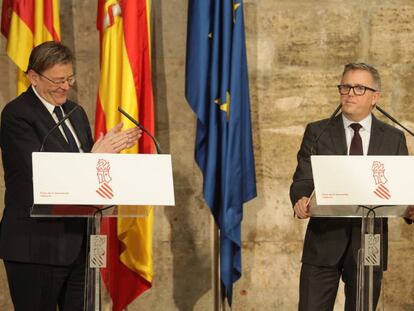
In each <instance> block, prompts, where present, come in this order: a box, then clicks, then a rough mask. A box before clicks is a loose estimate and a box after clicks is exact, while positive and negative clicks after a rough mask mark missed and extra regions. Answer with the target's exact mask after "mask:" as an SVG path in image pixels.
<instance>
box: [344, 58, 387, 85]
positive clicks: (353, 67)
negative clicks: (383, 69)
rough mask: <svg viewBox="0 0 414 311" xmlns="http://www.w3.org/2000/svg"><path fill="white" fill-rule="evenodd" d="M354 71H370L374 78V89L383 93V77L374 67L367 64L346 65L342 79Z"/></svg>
mask: <svg viewBox="0 0 414 311" xmlns="http://www.w3.org/2000/svg"><path fill="white" fill-rule="evenodd" d="M352 70H364V71H368V72H369V73H370V74H371V76H372V81H373V83H374V87H375V88H376V90H377V91H381V76H380V74H379V72H378V70H377V69H375V68H374V67H373V66H371V65H368V64H365V63H349V64H347V65H345V67H344V72H343V73H342V77H344V76H345V74H346V73H347V72H348V71H352Z"/></svg>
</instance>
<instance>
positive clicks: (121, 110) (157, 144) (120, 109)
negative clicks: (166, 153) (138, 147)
mask: <svg viewBox="0 0 414 311" xmlns="http://www.w3.org/2000/svg"><path fill="white" fill-rule="evenodd" d="M118 111H119V112H120V113H122V114H123V115H124V116H125V117H126V118H127V119H128V120H129V121H131V122H132V123H134V124H135V125H136V126H138V127H139V128H140V129H141V130H142V131H143V132H144V133H145V134H147V135H148V136H149V137H150V138H151V140H152V141H153V143H154V145H155V148H156V149H157V153H158V154H162V151H161V147H160V143H159V142H158V140H157V139H156V138H155V137H154V136H152V134H151V133H150V132H149V131H148V130H147V129H146V128H145V127H144V126H143V125H142V124H141V123H139V122H138V121H137V120H135V119H134V118H133V117H131V116H130V115H129V114H128V113H127V112H126V111H125V110H124V109H122V108H121V107H118Z"/></svg>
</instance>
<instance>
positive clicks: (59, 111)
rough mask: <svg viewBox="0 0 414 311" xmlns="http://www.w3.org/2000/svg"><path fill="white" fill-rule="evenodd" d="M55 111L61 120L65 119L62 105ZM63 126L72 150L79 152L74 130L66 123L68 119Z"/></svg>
mask: <svg viewBox="0 0 414 311" xmlns="http://www.w3.org/2000/svg"><path fill="white" fill-rule="evenodd" d="M53 111H54V113H56V115H57V117H58V120H59V121H60V120H62V119H63V113H62V109H61V108H60V106H56V107H55V109H54V110H53ZM61 126H62V128H63V132H64V133H65V136H66V139H67V141H68V144H69V150H70V152H79V148H78V145H77V144H76V140H75V137H73V135H72V132H71V131H70V129H69V128H68V126H67V125H66V121H65V122H63V123H62V125H61Z"/></svg>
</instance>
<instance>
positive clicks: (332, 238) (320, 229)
mask: <svg viewBox="0 0 414 311" xmlns="http://www.w3.org/2000/svg"><path fill="white" fill-rule="evenodd" d="M338 90H339V94H340V101H341V105H342V107H341V109H342V113H341V114H340V115H338V116H336V117H335V118H333V120H332V121H331V123H328V122H329V121H328V119H326V120H321V121H317V122H314V123H310V124H308V125H307V127H306V130H305V134H304V137H303V141H302V144H301V147H300V150H299V152H298V157H297V158H298V166H297V168H296V171H295V174H294V176H293V183H292V185H291V188H290V198H291V201H292V204H293V208H294V211H295V214H296V216H297V217H298V218H300V219H305V218H308V217H310V216H311V214H310V205H309V203H308V202H309V197H310V195H311V193H312V191H313V188H314V185H313V180H312V170H311V164H310V156H311V154H315V155H347V154H350V155H352V154H355V155H358V154H360V155H367V154H368V155H406V154H407V153H408V151H407V146H406V141H405V136H404V134H403V133H402V132H401V131H400V130H398V129H396V128H394V127H392V126H390V125H387V124H385V123H383V122H381V121H379V120H378V119H376V118H375V116H374V115H372V113H371V112H372V110H373V108H374V107H375V104H376V103H377V102H378V100H379V98H380V90H381V79H380V75H379V73H378V71H377V70H376V69H375V68H373V67H372V66H369V65H367V64H364V63H351V64H348V65H346V66H345V68H344V72H343V74H342V79H341V84H340V85H338ZM319 135H321V136H320V137H319V139H318V140H317V141H316V138H317V137H318V136H319ZM411 212H412V211H411ZM407 217H408V218H410V217H411V218H413V214H412V213H411V214H407ZM379 228H381V224H379ZM382 230H383V233H384V258H383V259H384V263H383V267H384V269H385V268H386V258H387V231H388V228H387V221H386V219H385V220H384V221H383V223H382ZM360 245H361V220H360V219H346V218H310V220H309V223H308V227H307V231H306V236H305V242H304V247H303V256H302V269H301V275H300V290H299V294H300V300H299V310H300V311H312V310H314V311H325V310H326V311H328V310H329V311H331V310H333V308H334V304H335V298H336V293H337V290H338V284H339V279H340V278H341V277H342V280H343V281H344V283H345V297H346V300H345V310H347V311H355V310H356V293H357V264H356V262H357V251H358V249H359V248H360ZM375 275H376V277H375V280H376V281H375V282H374V283H375V285H374V287H375V288H374V305H375V306H376V305H377V303H378V298H379V293H380V288H381V279H382V270H380V271H376V273H375ZM374 309H375V308H374Z"/></svg>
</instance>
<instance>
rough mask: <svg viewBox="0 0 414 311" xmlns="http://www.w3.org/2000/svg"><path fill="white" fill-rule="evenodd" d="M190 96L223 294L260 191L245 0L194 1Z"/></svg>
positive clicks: (236, 273)
mask: <svg viewBox="0 0 414 311" xmlns="http://www.w3.org/2000/svg"><path fill="white" fill-rule="evenodd" d="M185 94H186V98H187V101H188V102H189V104H190V105H191V107H192V109H193V110H194V112H195V113H196V114H197V134H196V145H195V159H196V161H197V164H198V166H199V167H200V169H201V171H202V173H203V176H204V198H205V200H206V202H207V204H208V206H209V207H210V209H211V212H212V214H213V216H214V219H215V221H216V223H217V225H218V227H219V229H220V274H221V284H222V289H223V291H222V293H223V295H225V296H226V297H227V300H228V302H229V304H230V305H231V302H232V289H233V283H234V282H236V281H237V280H238V279H239V278H240V276H241V231H240V226H241V221H242V218H243V203H245V202H247V201H249V200H251V199H253V198H254V197H255V196H256V174H255V165H254V155H253V145H252V131H251V120H250V102H249V101H250V100H249V81H248V73H247V59H246V42H245V34H244V21H243V3H242V0H190V1H189V8H188V28H187V64H186V91H185Z"/></svg>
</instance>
